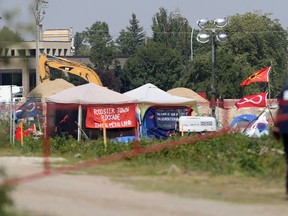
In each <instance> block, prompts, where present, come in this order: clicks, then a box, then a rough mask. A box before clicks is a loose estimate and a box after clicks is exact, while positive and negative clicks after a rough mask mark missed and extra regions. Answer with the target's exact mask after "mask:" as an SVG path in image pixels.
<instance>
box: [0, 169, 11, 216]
mask: <svg viewBox="0 0 288 216" xmlns="http://www.w3.org/2000/svg"><path fill="white" fill-rule="evenodd" d="M6 178H7V176H6V174H5V172H4V170H3V169H0V182H4V181H5V179H6ZM11 190H12V187H11V186H9V185H2V186H0V215H1V216H8V215H11V214H10V213H9V212H8V210H7V209H8V207H11V206H13V201H12V199H11V198H10V196H9V192H10V191H11Z"/></svg>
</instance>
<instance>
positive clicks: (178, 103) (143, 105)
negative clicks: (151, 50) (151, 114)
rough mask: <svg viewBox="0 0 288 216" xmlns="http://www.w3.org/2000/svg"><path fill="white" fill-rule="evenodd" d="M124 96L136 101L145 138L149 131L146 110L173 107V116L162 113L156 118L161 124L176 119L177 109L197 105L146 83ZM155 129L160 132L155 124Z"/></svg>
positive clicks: (193, 101) (192, 101)
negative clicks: (160, 120) (165, 120)
mask: <svg viewBox="0 0 288 216" xmlns="http://www.w3.org/2000/svg"><path fill="white" fill-rule="evenodd" d="M124 95H127V96H130V97H133V98H135V99H137V100H138V103H139V108H140V111H141V121H142V125H141V131H142V133H141V134H142V135H143V136H146V135H147V131H149V129H148V127H147V124H146V123H147V118H146V117H145V114H146V113H147V112H148V110H149V109H150V108H151V109H152V108H153V107H162V108H164V109H170V107H171V109H170V110H173V109H174V108H172V107H175V109H174V110H175V111H174V113H173V116H172V114H170V113H169V112H164V111H163V112H164V113H163V114H161V115H162V117H160V116H159V118H158V117H157V120H159V119H160V118H162V119H163V122H164V119H174V118H176V117H177V116H178V115H179V113H178V111H179V107H191V106H195V105H196V104H197V102H196V101H195V100H194V99H191V98H185V97H180V96H175V95H172V94H169V93H167V92H165V91H163V90H161V89H159V88H158V87H157V86H155V85H153V84H151V83H147V84H145V85H143V86H140V87H138V88H136V89H133V90H131V91H128V92H125V93H124ZM176 107H177V108H176ZM162 108H159V109H162ZM159 109H158V108H157V110H159ZM166 114H167V116H166ZM164 115H165V116H164ZM168 115H169V116H168ZM170 115H171V116H170ZM175 116H176V117H175ZM165 117H167V118H165ZM153 119H155V120H156V118H153ZM167 121H168V120H167ZM173 121H174V120H172V121H170V122H169V127H170V126H171V124H170V123H171V122H173ZM174 124H175V123H174ZM156 128H157V129H159V131H160V130H161V129H160V126H159V125H158V124H157V127H156ZM156 128H154V129H155V130H154V131H156V130H157V129H156ZM163 136H165V135H164V134H163Z"/></svg>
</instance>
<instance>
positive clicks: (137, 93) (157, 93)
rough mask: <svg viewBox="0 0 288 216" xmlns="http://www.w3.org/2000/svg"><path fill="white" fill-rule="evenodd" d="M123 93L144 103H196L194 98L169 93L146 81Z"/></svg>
mask: <svg viewBox="0 0 288 216" xmlns="http://www.w3.org/2000/svg"><path fill="white" fill-rule="evenodd" d="M124 95H126V96H130V97H133V98H135V99H137V100H138V102H139V103H146V104H155V105H175V106H177V105H186V106H191V105H194V104H196V101H195V100H194V99H191V98H185V97H180V96H175V95H172V94H169V93H167V92H165V91H163V90H161V89H159V88H158V87H157V86H155V85H153V84H151V83H147V84H145V85H142V86H140V87H138V88H136V89H133V90H131V91H128V92H125V93H124Z"/></svg>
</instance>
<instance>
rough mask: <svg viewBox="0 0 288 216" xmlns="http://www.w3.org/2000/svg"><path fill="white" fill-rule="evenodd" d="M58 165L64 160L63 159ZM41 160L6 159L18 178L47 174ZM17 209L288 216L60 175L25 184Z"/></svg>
mask: <svg viewBox="0 0 288 216" xmlns="http://www.w3.org/2000/svg"><path fill="white" fill-rule="evenodd" d="M54 160H61V158H57V159H54ZM41 163H42V159H41V158H34V157H33V158H24V157H0V166H3V167H5V170H6V171H7V173H8V174H9V176H12V177H22V176H27V175H29V174H35V173H37V172H41V170H42V168H41ZM12 197H13V198H14V201H15V206H16V207H17V208H18V209H20V210H29V211H31V212H35V213H39V214H41V215H43V214H44V215H49V216H50V215H51V216H52V215H53V216H67V215H69V216H95V215H97V216H122V215H123V216H136V215H137V216H138V215H139V216H142V215H143V216H144V215H145V216H147V215H149V216H154V215H155V216H160V215H165V216H166V215H167V216H172V215H175V216H176V215H177V216H178V215H179V216H182V215H183V216H184V215H185V216H186V215H187V216H188V215H189V216H191V215H193V216H232V215H233V216H243V215H245V216H283V215H284V216H285V215H288V205H287V206H286V205H237V204H230V203H225V202H217V201H210V200H203V199H186V198H181V197H178V196H175V195H170V194H165V193H162V192H140V191H135V190H132V189H131V188H129V187H127V186H125V185H122V184H120V183H115V182H112V181H111V180H110V179H109V178H107V177H102V176H89V175H67V174H59V175H53V176H47V177H44V178H40V179H36V180H31V181H27V182H25V183H21V184H19V185H18V186H17V187H16V188H15V190H14V191H13V192H12Z"/></svg>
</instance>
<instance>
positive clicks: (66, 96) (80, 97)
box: [46, 83, 137, 141]
mask: <svg viewBox="0 0 288 216" xmlns="http://www.w3.org/2000/svg"><path fill="white" fill-rule="evenodd" d="M46 102H47V103H57V104H79V107H78V141H80V139H81V130H82V125H81V124H79V123H81V122H82V107H81V105H84V104H94V105H95V104H97V105H99V104H102V105H103V104H128V103H137V99H134V98H131V97H129V96H127V95H123V94H121V93H119V92H115V91H112V90H109V89H108V88H106V87H102V86H99V85H96V84H94V83H88V84H84V85H80V86H76V87H72V88H69V89H65V90H63V91H61V92H59V93H56V94H54V95H51V96H49V97H47V98H46Z"/></svg>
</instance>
